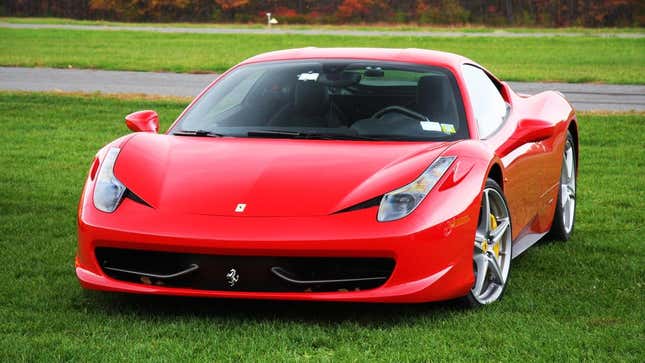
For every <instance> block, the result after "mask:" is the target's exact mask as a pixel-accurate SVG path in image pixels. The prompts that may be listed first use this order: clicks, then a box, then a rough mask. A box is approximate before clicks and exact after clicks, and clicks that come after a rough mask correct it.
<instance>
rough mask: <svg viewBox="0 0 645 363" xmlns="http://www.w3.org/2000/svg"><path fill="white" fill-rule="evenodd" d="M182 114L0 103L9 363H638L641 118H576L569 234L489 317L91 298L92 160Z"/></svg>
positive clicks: (3, 337)
mask: <svg viewBox="0 0 645 363" xmlns="http://www.w3.org/2000/svg"><path fill="white" fill-rule="evenodd" d="M184 106H185V104H184V103H183V102H179V101H168V100H164V101H155V100H144V99H132V100H122V99H115V98H102V97H98V96H90V97H79V96H60V95H58V96H56V95H48V94H14V93H0V124H1V125H2V126H3V129H4V131H3V132H2V133H1V134H0V166H1V168H0V241H1V242H0V243H1V246H0V247H1V248H2V253H1V254H0V266H1V271H2V277H3V278H2V279H1V280H0V301H1V302H2V303H1V304H0V321H1V322H2V323H1V324H0V361H3V362H13V361H20V360H29V361H60V360H65V361H110V362H112V361H132V360H135V359H136V360H152V361H193V360H203V361H239V360H240V359H246V360H253V361H256V360H265V361H284V360H311V361H324V360H334V361H350V360H360V361H427V360H433V361H447V360H450V361H452V360H464V361H484V360H486V361H490V360H492V361H509V360H516V361H534V360H543V361H565V360H566V361H580V360H597V361H610V360H611V361H614V360H615V361H633V362H642V361H643V359H644V357H645V344H643V342H644V341H645V306H644V305H643V301H644V299H643V298H644V297H645V296H644V293H643V290H644V288H645V279H644V277H643V276H645V258H644V257H645V252H644V250H643V242H642V238H643V232H645V231H644V230H643V220H645V212H644V211H645V205H644V202H643V201H644V200H645V176H644V174H643V170H644V169H643V168H644V167H645V158H644V155H643V149H644V148H643V146H645V145H644V140H643V136H642V135H643V131H644V130H643V125H644V124H643V119H644V115H643V114H623V115H582V116H581V117H580V126H581V127H580V137H581V159H580V176H579V193H578V197H579V199H578V201H579V204H578V206H579V209H578V215H577V217H578V218H577V226H576V231H575V234H574V237H573V239H572V240H571V241H569V242H567V243H563V242H559V241H555V242H550V243H545V242H543V243H540V244H538V245H537V246H535V247H534V248H532V249H531V250H529V251H528V252H527V253H525V254H524V255H523V256H521V257H520V258H518V259H516V260H515V261H514V262H513V263H514V265H513V271H512V272H511V280H510V287H509V289H508V290H507V295H506V297H505V298H504V299H503V300H502V301H501V302H500V303H497V304H495V305H493V306H490V307H487V308H484V309H480V310H477V311H463V310H460V309H457V308H455V307H453V306H452V305H449V304H425V305H412V306H406V305H359V304H331V303H329V304H311V303H281V302H253V301H250V302H240V301H229V300H206V299H204V300H201V299H178V298H160V297H133V296H124V295H114V294H106V293H98V292H89V291H83V290H82V289H81V288H80V287H79V285H78V283H77V281H76V278H75V276H74V272H73V259H74V254H75V249H76V240H75V239H76V225H75V218H76V217H75V212H76V203H77V201H78V197H79V193H80V190H81V187H82V183H83V180H84V177H85V174H86V172H87V170H88V168H89V164H90V161H91V160H92V157H93V155H94V153H95V152H96V150H97V149H98V148H99V147H101V146H102V145H104V144H105V143H107V142H108V141H110V140H112V139H113V138H115V137H117V136H119V135H122V134H125V133H126V132H127V130H126V127H125V125H123V122H122V116H123V115H125V114H126V113H129V112H131V111H134V110H138V109H147V108H150V109H156V110H157V111H159V113H160V115H161V119H162V124H163V125H164V126H168V125H169V123H170V122H171V121H172V119H173V118H174V117H176V116H177V115H178V113H179V112H180V111H181V109H182V107H184Z"/></svg>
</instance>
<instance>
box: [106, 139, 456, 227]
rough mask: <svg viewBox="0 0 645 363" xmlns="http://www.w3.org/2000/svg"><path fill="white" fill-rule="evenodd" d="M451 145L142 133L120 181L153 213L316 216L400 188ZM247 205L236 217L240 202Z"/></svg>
mask: <svg viewBox="0 0 645 363" xmlns="http://www.w3.org/2000/svg"><path fill="white" fill-rule="evenodd" d="M447 146H448V144H447V143H438V142H378V141H377V142H374V141H340V140H291V139H253V138H207V137H186V136H170V135H153V134H143V133H142V134H137V135H135V136H134V137H132V138H131V139H130V140H129V141H128V142H127V143H126V144H125V145H124V146H123V147H122V150H121V152H120V154H119V157H118V160H117V162H116V165H115V175H116V177H117V178H118V179H119V180H121V181H122V182H123V183H124V184H125V185H126V186H127V187H128V188H129V189H130V190H131V191H132V192H134V193H135V194H137V195H138V196H139V197H141V198H142V199H143V200H145V201H146V202H147V203H149V204H150V205H151V206H152V207H154V208H157V209H159V210H167V211H172V212H176V213H190V214H204V215H222V216H256V217H257V216H315V215H326V214H331V213H334V212H337V211H339V210H342V209H345V208H348V207H351V206H353V205H355V204H357V203H361V202H363V201H366V200H369V199H371V198H374V197H377V196H380V195H382V194H384V193H387V192H389V191H392V190H394V189H396V188H398V187H401V186H403V185H405V184H407V183H409V182H411V181H412V180H414V179H415V178H416V177H417V176H419V175H420V174H421V172H422V171H423V170H424V169H425V168H427V167H428V165H430V163H431V162H432V161H433V160H434V159H435V158H436V157H437V156H438V155H439V154H440V153H441V152H442V151H443V150H444V149H445V148H446V147H447ZM241 203H243V204H246V207H245V209H244V211H243V212H236V211H235V210H236V207H237V206H238V204H241Z"/></svg>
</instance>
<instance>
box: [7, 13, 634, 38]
mask: <svg viewBox="0 0 645 363" xmlns="http://www.w3.org/2000/svg"><path fill="white" fill-rule="evenodd" d="M277 18H278V20H280V17H279V16H277ZM258 20H259V21H264V20H266V19H265V18H262V17H258ZM0 22H7V23H12V24H56V25H102V26H142V27H146V26H148V27H150V26H153V27H158V26H172V27H186V28H203V27H208V28H235V29H265V28H266V24H265V23H260V22H258V23H250V24H239V23H126V22H117V21H106V20H76V19H66V18H32V17H26V18H19V17H0ZM275 28H276V29H289V30H293V29H303V30H310V29H328V30H366V31H383V30H385V31H387V30H395V31H427V32H433V31H434V32H437V31H441V32H443V31H456V32H465V33H492V32H497V31H504V32H511V33H554V34H558V33H580V34H586V35H598V34H621V33H643V32H645V29H644V28H641V27H623V28H584V27H565V28H541V27H487V26H482V25H467V26H452V27H451V26H434V25H417V24H405V23H403V24H387V23H376V24H344V25H323V24H311V25H309V24H291V25H289V24H279V25H276V26H275Z"/></svg>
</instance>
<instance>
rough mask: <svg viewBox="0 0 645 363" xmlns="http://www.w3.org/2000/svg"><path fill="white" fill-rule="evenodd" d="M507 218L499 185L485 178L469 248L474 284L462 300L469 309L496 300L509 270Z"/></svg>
mask: <svg viewBox="0 0 645 363" xmlns="http://www.w3.org/2000/svg"><path fill="white" fill-rule="evenodd" d="M511 257H512V256H511V218H510V215H509V212H508V206H507V204H506V199H505V198H504V194H503V192H502V189H501V188H500V187H499V185H498V184H497V183H496V182H495V181H493V180H492V179H488V181H487V182H486V187H485V188H484V191H483V192H482V203H481V211H480V214H479V224H478V227H477V232H476V233H475V246H474V249H473V273H474V276H475V283H474V284H473V287H472V289H471V290H470V293H469V294H468V295H467V296H466V301H467V302H468V303H469V304H470V305H471V306H478V305H484V304H490V303H492V302H494V301H496V300H498V299H499V298H500V297H501V296H502V293H503V292H504V289H505V288H506V282H507V281H508V276H509V272H510V269H511Z"/></svg>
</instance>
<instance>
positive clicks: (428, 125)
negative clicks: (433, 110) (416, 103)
mask: <svg viewBox="0 0 645 363" xmlns="http://www.w3.org/2000/svg"><path fill="white" fill-rule="evenodd" d="M419 123H420V124H421V128H422V129H423V131H439V132H441V125H439V123H438V122H431V121H421V122H419Z"/></svg>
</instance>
